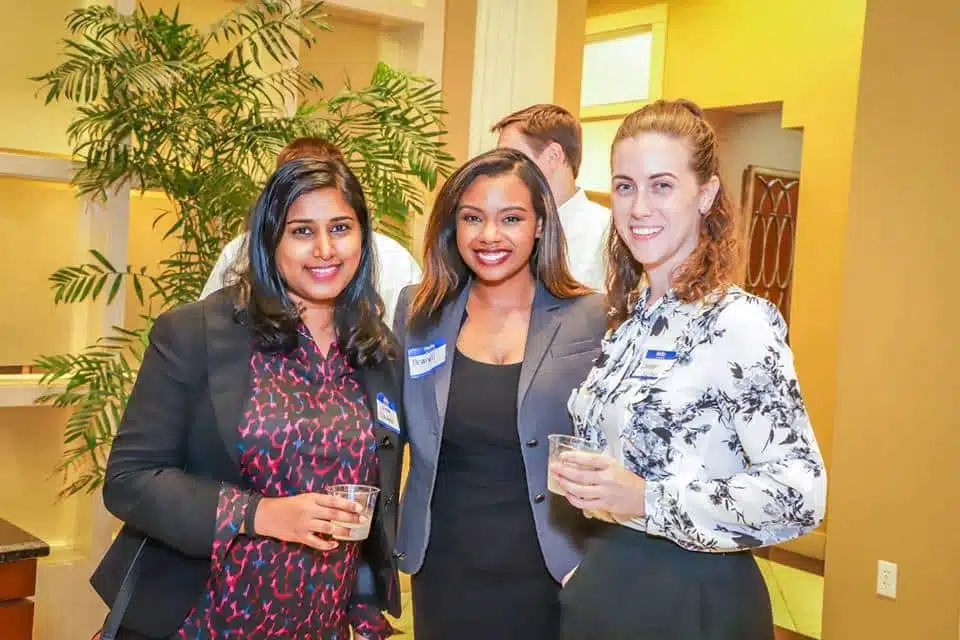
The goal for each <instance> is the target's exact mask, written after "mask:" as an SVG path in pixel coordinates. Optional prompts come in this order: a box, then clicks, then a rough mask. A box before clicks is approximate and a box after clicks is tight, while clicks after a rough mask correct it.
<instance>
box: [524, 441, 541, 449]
mask: <svg viewBox="0 0 960 640" xmlns="http://www.w3.org/2000/svg"><path fill="white" fill-rule="evenodd" d="M538 444H540V443H539V442H537V441H536V440H527V446H528V447H535V446H537V445H538Z"/></svg>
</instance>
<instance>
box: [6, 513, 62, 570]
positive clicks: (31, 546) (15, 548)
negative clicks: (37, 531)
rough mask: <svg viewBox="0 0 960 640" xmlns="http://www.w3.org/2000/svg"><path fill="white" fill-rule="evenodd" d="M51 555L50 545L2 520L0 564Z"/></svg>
mask: <svg viewBox="0 0 960 640" xmlns="http://www.w3.org/2000/svg"><path fill="white" fill-rule="evenodd" d="M48 555H50V545H48V544H47V543H46V542H44V541H43V540H41V539H40V538H37V537H36V536H32V535H30V534H29V533H27V532H26V531H24V530H23V529H21V528H20V527H17V526H15V525H13V524H11V523H9V522H7V521H6V520H3V519H0V563H4V562H16V561H18V560H29V559H30V558H42V557H43V556H48Z"/></svg>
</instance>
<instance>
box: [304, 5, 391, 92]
mask: <svg viewBox="0 0 960 640" xmlns="http://www.w3.org/2000/svg"><path fill="white" fill-rule="evenodd" d="M327 23H328V24H329V25H330V27H331V28H332V29H333V30H332V31H322V32H319V33H317V34H316V36H317V41H316V43H315V44H314V45H313V46H312V47H311V48H309V49H307V48H302V49H301V50H300V64H301V65H303V68H305V69H308V70H310V71H312V72H313V73H315V74H317V76H318V77H319V78H320V80H321V81H322V82H323V90H322V91H317V92H315V93H314V94H312V95H310V96H308V99H309V100H317V99H319V98H322V97H325V96H326V97H329V96H332V95H334V94H335V93H336V92H337V91H339V90H340V89H341V88H342V87H343V86H344V85H345V84H346V80H347V79H348V78H349V80H350V84H351V86H353V87H356V88H359V87H365V86H367V84H369V83H370V78H371V77H372V76H373V70H374V69H375V68H376V66H377V61H378V60H379V59H380V58H381V55H380V54H381V40H382V39H381V30H380V27H379V26H377V25H376V24H373V23H371V22H365V21H360V20H357V19H351V18H348V17H342V16H331V17H330V18H328V19H327Z"/></svg>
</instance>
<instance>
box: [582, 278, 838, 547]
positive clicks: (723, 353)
mask: <svg viewBox="0 0 960 640" xmlns="http://www.w3.org/2000/svg"><path fill="white" fill-rule="evenodd" d="M649 296H650V290H649V289H648V288H645V289H644V290H643V291H642V292H641V295H640V299H639V302H638V304H637V306H636V308H635V310H634V312H633V313H632V315H631V316H630V317H629V318H628V319H627V320H626V322H624V323H623V324H622V325H620V326H619V327H618V328H617V329H616V331H614V332H612V334H611V333H608V335H607V336H606V337H605V338H604V340H603V344H602V354H601V356H600V357H599V358H598V359H597V361H596V363H595V366H594V367H593V369H592V370H591V371H590V373H589V375H588V376H587V379H586V380H585V381H584V382H583V384H581V385H580V386H579V387H578V388H576V389H574V390H573V393H572V394H571V396H570V400H569V403H568V408H569V410H570V413H571V415H572V417H573V421H574V426H575V430H576V432H577V434H578V435H581V436H584V437H586V438H588V439H589V440H591V441H593V442H597V443H599V444H600V445H602V446H603V447H604V448H605V452H606V453H607V454H608V455H613V456H615V457H617V458H618V459H619V460H620V462H621V463H622V464H623V465H624V466H625V467H626V468H627V469H629V470H630V471H632V472H634V473H636V474H638V475H640V476H641V477H642V478H644V479H645V480H646V489H645V503H646V515H645V516H644V517H642V518H636V519H633V520H619V519H618V521H619V522H620V524H622V525H624V526H628V527H631V528H634V529H637V530H640V531H645V532H647V533H648V534H651V535H655V536H660V537H665V538H667V539H669V540H672V541H673V542H675V543H676V544H678V545H680V546H681V547H683V548H685V549H689V550H693V551H708V552H709V551H715V552H722V551H736V550H742V549H749V548H754V547H760V546H765V545H772V544H777V543H780V542H783V541H785V540H788V539H791V538H795V537H798V536H800V535H802V534H804V533H807V532H809V531H811V530H812V529H814V528H815V527H816V526H817V525H818V524H819V523H820V521H821V520H822V519H823V516H824V509H825V502H826V471H825V469H824V465H823V458H822V456H821V454H820V449H819V447H818V446H817V441H816V438H815V436H814V432H813V428H812V427H811V425H810V418H809V417H808V415H807V411H806V408H805V407H804V404H803V399H802V397H801V394H800V387H799V384H798V382H797V375H796V372H795V370H794V365H793V354H792V352H791V351H790V348H789V346H788V345H787V343H786V334H787V327H786V323H785V322H784V321H783V318H782V317H781V315H780V313H779V311H778V310H777V308H776V307H775V306H774V305H773V304H772V303H770V302H768V301H767V300H764V299H762V298H758V297H756V296H753V295H750V294H748V293H746V292H745V291H743V290H742V289H739V288H737V287H731V288H729V289H728V290H727V291H726V292H720V294H719V295H718V296H716V297H715V298H714V299H712V300H711V301H709V302H708V301H702V302H694V303H684V302H682V301H681V300H679V299H678V298H677V297H676V295H675V294H674V293H673V292H672V291H671V292H668V293H667V295H665V296H664V297H663V298H661V299H660V300H658V301H656V302H655V303H654V304H652V305H650V306H649V308H648V307H647V304H648V301H649Z"/></svg>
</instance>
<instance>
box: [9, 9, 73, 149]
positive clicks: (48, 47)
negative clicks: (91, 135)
mask: <svg viewBox="0 0 960 640" xmlns="http://www.w3.org/2000/svg"><path fill="white" fill-rule="evenodd" d="M80 4H81V0H43V1H42V2H22V1H21V0H0V15H3V16H4V18H5V19H4V20H2V21H0V59H2V60H3V64H2V65H0V149H29V150H33V151H41V152H45V153H56V154H66V153H68V152H69V150H70V147H69V146H68V145H67V137H66V134H65V132H66V128H67V125H68V124H69V123H70V118H71V117H72V115H73V109H71V108H70V107H67V106H63V105H58V104H51V105H50V106H48V107H45V108H44V107H43V106H42V105H43V98H42V97H38V96H37V94H36V93H37V89H38V88H40V86H41V85H40V83H38V82H33V81H31V80H30V79H29V77H30V76H36V75H40V74H42V73H44V72H46V71H47V70H49V69H50V68H52V67H53V66H54V65H55V64H56V63H57V54H58V53H59V51H60V45H59V43H60V40H61V39H62V38H64V37H65V36H66V29H65V28H64V22H63V18H64V16H66V15H67V13H68V12H69V11H71V10H72V9H74V8H76V7H77V6H79V5H80Z"/></svg>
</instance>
